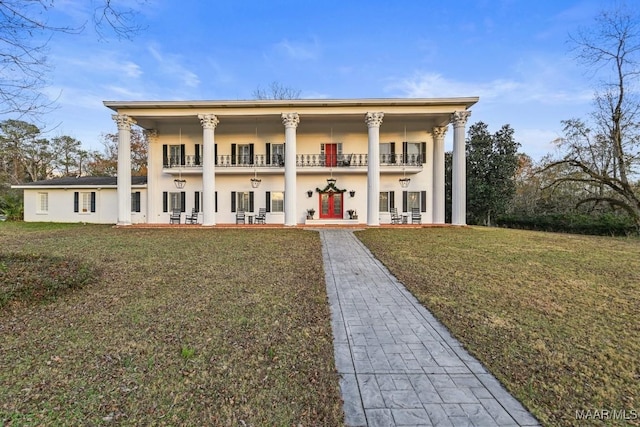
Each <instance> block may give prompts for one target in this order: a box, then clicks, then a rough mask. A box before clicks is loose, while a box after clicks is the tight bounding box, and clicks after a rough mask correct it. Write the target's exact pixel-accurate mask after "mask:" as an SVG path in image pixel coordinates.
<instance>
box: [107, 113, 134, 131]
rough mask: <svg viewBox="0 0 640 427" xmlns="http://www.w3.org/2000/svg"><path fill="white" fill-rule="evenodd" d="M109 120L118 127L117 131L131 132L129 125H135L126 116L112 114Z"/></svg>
mask: <svg viewBox="0 0 640 427" xmlns="http://www.w3.org/2000/svg"><path fill="white" fill-rule="evenodd" d="M111 118H112V119H113V120H114V121H115V122H116V124H117V125H118V130H131V125H135V124H136V121H135V120H133V119H132V118H131V117H129V116H127V115H126V114H113V115H112V116H111Z"/></svg>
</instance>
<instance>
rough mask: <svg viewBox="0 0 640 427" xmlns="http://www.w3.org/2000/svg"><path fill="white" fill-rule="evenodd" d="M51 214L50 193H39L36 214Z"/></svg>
mask: <svg viewBox="0 0 640 427" xmlns="http://www.w3.org/2000/svg"><path fill="white" fill-rule="evenodd" d="M48 212H49V193H38V198H37V206H36V213H48Z"/></svg>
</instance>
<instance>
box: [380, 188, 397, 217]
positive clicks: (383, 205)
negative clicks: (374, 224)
mask: <svg viewBox="0 0 640 427" xmlns="http://www.w3.org/2000/svg"><path fill="white" fill-rule="evenodd" d="M394 195H395V193H394V192H393V191H381V192H380V207H379V209H380V212H389V210H390V209H391V208H394V207H395V203H394V197H393V196H394Z"/></svg>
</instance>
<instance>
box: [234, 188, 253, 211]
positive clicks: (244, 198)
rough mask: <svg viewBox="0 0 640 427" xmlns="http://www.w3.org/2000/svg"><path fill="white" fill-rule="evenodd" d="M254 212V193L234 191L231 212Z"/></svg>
mask: <svg viewBox="0 0 640 427" xmlns="http://www.w3.org/2000/svg"><path fill="white" fill-rule="evenodd" d="M240 211H243V212H253V191H232V192H231V212H240Z"/></svg>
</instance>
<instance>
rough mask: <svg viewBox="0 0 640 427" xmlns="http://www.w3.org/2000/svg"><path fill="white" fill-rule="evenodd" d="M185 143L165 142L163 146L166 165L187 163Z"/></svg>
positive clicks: (163, 162) (163, 158)
mask: <svg viewBox="0 0 640 427" xmlns="http://www.w3.org/2000/svg"><path fill="white" fill-rule="evenodd" d="M185 159H186V156H185V145H184V144H171V145H168V144H164V145H163V146H162V164H163V165H164V166H166V167H173V166H180V165H182V166H184V165H185Z"/></svg>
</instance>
